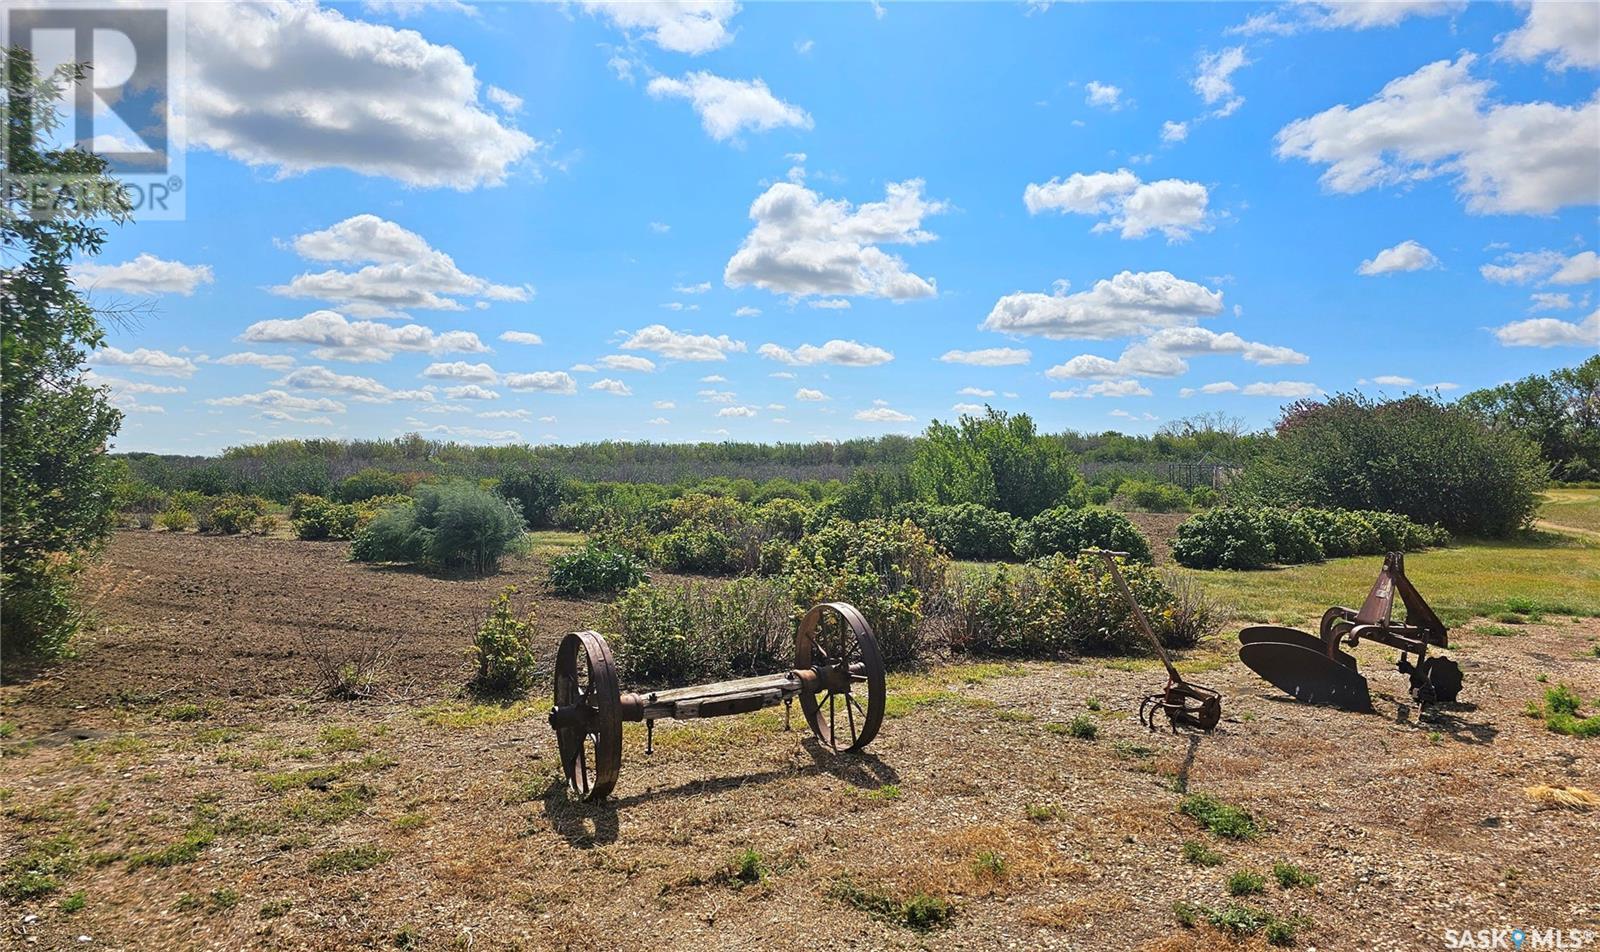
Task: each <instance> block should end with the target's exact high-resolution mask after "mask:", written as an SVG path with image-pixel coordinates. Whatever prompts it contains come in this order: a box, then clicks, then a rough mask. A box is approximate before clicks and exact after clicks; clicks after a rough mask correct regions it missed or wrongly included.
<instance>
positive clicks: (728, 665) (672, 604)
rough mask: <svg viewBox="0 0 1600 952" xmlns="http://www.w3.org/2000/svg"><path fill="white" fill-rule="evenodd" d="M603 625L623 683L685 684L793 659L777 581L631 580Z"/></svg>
mask: <svg viewBox="0 0 1600 952" xmlns="http://www.w3.org/2000/svg"><path fill="white" fill-rule="evenodd" d="M603 625H604V631H605V633H606V635H607V636H608V637H610V638H611V639H612V641H613V643H614V645H615V647H616V652H617V661H618V663H619V664H620V665H621V667H622V675H623V678H624V679H625V680H626V681H627V682H628V683H629V684H652V685H666V684H684V683H688V682H692V681H704V680H708V679H709V680H715V679H719V678H726V677H730V676H733V675H738V674H757V673H765V672H770V671H774V670H778V669H781V668H786V667H787V666H789V665H792V664H793V663H794V619H793V617H792V613H791V610H790V604H789V600H788V597H787V595H786V593H785V592H784V590H783V588H782V586H781V585H779V584H777V583H774V582H772V581H769V580H767V579H759V578H740V579H734V580H733V581H731V582H728V583H726V584H722V585H708V584H705V583H701V582H684V583H678V584H671V585H636V586H634V587H633V588H630V589H628V590H627V591H626V592H624V593H622V595H621V596H620V597H618V598H617V600H616V601H614V602H612V603H611V605H610V606H609V607H608V608H607V610H606V616H605V621H604V623H603Z"/></svg>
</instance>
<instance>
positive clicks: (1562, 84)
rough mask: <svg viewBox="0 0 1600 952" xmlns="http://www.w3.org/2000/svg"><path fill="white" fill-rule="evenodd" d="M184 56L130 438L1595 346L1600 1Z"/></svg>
mask: <svg viewBox="0 0 1600 952" xmlns="http://www.w3.org/2000/svg"><path fill="white" fill-rule="evenodd" d="M187 30H188V43H187V59H188V80H187V83H186V88H185V92H186V94H187V95H186V96H185V97H184V98H185V102H184V105H183V107H182V108H183V110H184V126H185V128H186V129H187V134H188V140H189V141H188V153H187V169H186V174H187V183H188V184H187V188H186V217H185V219H184V220H182V221H147V222H143V223H137V224H133V225H129V226H126V227H122V228H119V229H117V230H116V231H115V233H114V234H113V236H112V238H111V240H110V241H109V242H108V243H107V246H106V251H105V254H104V255H103V256H102V257H101V258H100V259H99V261H98V262H97V263H96V265H95V266H92V267H89V268H86V269H84V270H83V271H81V272H80V275H79V278H80V283H81V284H82V285H83V286H85V287H92V288H93V289H94V292H93V293H95V294H96V295H98V296H101V297H103V298H106V299H115V300H120V301H124V302H125V301H128V300H136V301H149V302H151V306H150V309H149V313H148V314H147V315H146V316H145V317H143V318H142V319H141V320H140V321H139V322H138V323H137V325H136V326H133V327H126V328H118V329H116V330H114V331H113V333H112V335H111V340H110V343H111V344H112V347H113V348H114V349H113V350H111V351H107V352H105V353H104V354H102V355H100V356H99V357H97V358H96V360H95V362H94V367H95V375H96V377H98V378H99V379H101V380H104V381H106V382H107V383H108V384H109V385H110V386H111V387H112V389H113V392H114V394H115V398H116V400H117V402H118V403H119V404H120V405H122V406H124V408H125V409H127V410H128V411H129V412H128V418H127V422H126V423H125V425H124V430H123V432H122V434H121V435H120V436H119V437H118V441H117V442H118V447H119V448H121V449H136V450H157V451H165V452H187V453H198V452H213V451H216V450H218V449H220V448H222V447H224V446H228V445H234V444H238V443H244V442H256V441H259V440H262V439H267V438H278V437H308V436H336V437H390V436H395V435H399V434H401V433H404V432H408V431H420V432H423V433H426V434H428V435H431V436H436V437H439V438H453V439H459V440H463V441H468V442H475V443H494V442H507V441H527V442H568V443H570V442H580V441H588V440H598V439H606V438H622V439H652V440H665V441H695V440H706V439H710V440H718V439H740V440H743V439H750V440H812V439H819V438H847V437H853V436H861V435H873V434H878V433H885V432H916V431H918V430H920V429H921V428H922V427H923V426H924V425H925V424H926V423H927V421H928V420H930V419H933V418H942V419H950V418H951V417H952V416H954V415H955V414H957V413H959V412H961V409H962V408H964V407H967V406H970V405H979V404H984V403H990V404H992V405H994V406H996V407H1000V408H1004V409H1008V410H1018V411H1026V412H1028V413H1030V414H1032V415H1033V416H1034V418H1035V419H1036V420H1037V421H1038V422H1039V423H1040V424H1041V425H1042V426H1043V427H1044V428H1046V429H1049V430H1058V429H1063V428H1072V429H1078V430H1090V431H1098V430H1103V429H1111V428H1115V429H1120V430H1123V431H1126V432H1150V431H1152V430H1154V429H1155V428H1157V427H1159V426H1160V425H1161V424H1162V423H1163V422H1165V421H1168V420H1172V419H1175V418H1178V417H1182V416H1187V415H1191V414H1194V413H1198V412H1203V411H1212V410H1222V411H1225V412H1227V413H1230V414H1235V415H1238V416H1240V417H1242V418H1244V420H1245V421H1246V422H1247V423H1248V424H1249V425H1252V426H1263V425H1267V424H1268V423H1270V422H1271V421H1272V420H1273V419H1274V418H1275V417H1276V414H1277V411H1278V408H1279V406H1280V405H1281V404H1283V403H1284V402H1287V401H1288V400H1289V399H1292V398H1294V397H1296V396H1300V395H1315V394H1317V393H1320V392H1330V393H1331V392H1335V391H1339V390H1346V389H1352V388H1355V387H1357V386H1360V387H1361V388H1362V389H1364V390H1367V391H1368V392H1378V391H1383V392H1387V393H1391V394H1396V393H1399V392H1402V391H1406V390H1415V389H1418V388H1422V387H1431V386H1434V385H1438V386H1440V387H1441V388H1443V391H1444V393H1445V394H1446V395H1447V396H1448V395H1450V394H1452V393H1454V394H1459V393H1461V392H1464V391H1465V390H1467V389H1472V388H1475V387H1480V386H1485V385H1492V384H1495V383H1499V382H1502V381H1505V380H1508V379H1514V378H1516V377H1518V376H1522V375H1524V374H1527V373H1532V372H1543V371H1548V370H1550V369H1552V368H1555V367H1559V366H1568V365H1572V364H1575V363H1577V362H1579V361H1581V360H1582V359H1584V358H1585V357H1587V356H1589V355H1590V354H1593V353H1595V352H1596V351H1597V350H1600V316H1596V315H1600V310H1597V303H1596V300H1595V298H1596V291H1597V290H1600V289H1597V284H1600V260H1597V259H1596V256H1595V248H1596V246H1597V245H1600V227H1597V219H1596V204H1597V202H1600V100H1597V75H1600V74H1597V67H1600V5H1595V4H1561V3H1543V2H1541V3H1535V4H1532V5H1531V6H1530V5H1528V4H1515V5H1513V4H1489V3H1475V4H1471V5H1470V6H1468V5H1464V4H1458V3H1448V2H1445V3H1421V4H1411V5H1405V6H1402V5H1396V4H1341V5H1325V4H1300V5H1295V6H1291V7H1273V6H1267V5H1254V4H1237V3H1230V4H1218V5H1202V4H1114V5H1101V4H1091V3H1084V4H1078V3H1057V4H1050V5H1039V4H1034V5H1028V4H1015V3H981V4H980V3H972V4H962V3H940V4H933V3H916V4H913V3H907V4H897V3H887V4H884V5H882V6H877V7H875V6H874V5H872V4H870V3H830V4H805V3H786V4H775V3H774V4H769V3H745V4H743V5H737V4H733V3H725V2H715V0H708V2H703V3H692V4H678V5H673V4H633V5H627V6H602V5H598V4H569V5H554V4H509V5H504V4H501V5H497V4H485V5H476V6H472V7H465V8H464V7H460V6H457V5H453V4H406V5H403V6H373V5H368V6H360V5H351V6H338V7H326V6H324V7H316V6H299V7H289V6H276V5H263V6H258V7H252V8H248V9H235V10H234V11H232V12H231V13H229V14H228V15H226V16H224V15H222V14H221V13H219V12H217V10H214V9H210V8H204V7H191V8H189V10H188V16H187ZM246 37H249V40H248V41H247V40H246V39H245V38H246ZM507 333H510V334H511V335H512V336H511V338H509V339H507V338H504V337H503V336H502V335H505V334H507ZM535 341H536V342H535ZM241 354H242V355H245V356H238V355H241ZM607 381H609V382H607Z"/></svg>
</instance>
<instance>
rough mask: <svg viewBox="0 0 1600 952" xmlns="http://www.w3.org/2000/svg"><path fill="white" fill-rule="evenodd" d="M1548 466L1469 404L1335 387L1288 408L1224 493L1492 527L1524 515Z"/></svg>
mask: <svg viewBox="0 0 1600 952" xmlns="http://www.w3.org/2000/svg"><path fill="white" fill-rule="evenodd" d="M1547 469H1548V467H1547V464H1546V463H1545V462H1544V461H1543V460H1541V459H1540V457H1539V448H1538V446H1537V445H1536V444H1534V443H1533V442H1532V441H1530V440H1529V439H1527V438H1526V437H1525V436H1523V435H1521V434H1519V433H1517V432H1516V431H1515V430H1512V429H1510V428H1496V427H1493V426H1490V425H1489V424H1487V423H1485V422H1484V421H1483V420H1482V419H1481V418H1480V417H1479V416H1478V415H1477V414H1475V413H1474V412H1472V411H1471V410H1469V409H1467V408H1464V407H1461V406H1458V405H1449V404H1444V403H1442V402H1440V401H1439V400H1437V399H1435V398H1431V397H1426V396H1408V397H1405V398H1402V399H1399V400H1391V401H1374V400H1371V399H1369V398H1366V397H1363V396H1361V395H1359V394H1340V395H1338V396H1336V397H1333V398H1331V399H1329V400H1327V401H1310V400H1303V401H1300V402H1298V403H1294V404H1291V405H1290V406H1289V407H1287V408H1286V409H1285V410H1284V413H1283V416H1282V418H1281V419H1280V420H1279V422H1278V426H1277V439H1275V440H1272V441H1270V442H1269V443H1266V444H1265V445H1263V447H1262V448H1261V450H1260V452H1259V453H1257V455H1256V456H1255V457H1254V458H1253V459H1252V460H1251V461H1250V463H1249V465H1248V466H1246V468H1245V471H1244V472H1243V473H1241V474H1240V475H1239V476H1238V477H1237V478H1236V479H1235V480H1234V481H1233V482H1232V483H1231V484H1230V485H1229V494H1230V496H1231V497H1233V498H1235V499H1237V500H1240V501H1243V502H1250V503H1255V504H1260V505H1276V506H1284V507H1290V508H1293V507H1301V506H1311V507H1317V508H1329V509H1334V508H1342V509H1355V510H1366V511H1377V512H1392V513H1399V514H1401V515H1404V516H1406V517H1407V518H1409V519H1411V520H1412V521H1413V522H1417V523H1420V524H1424V525H1441V526H1444V527H1445V528H1447V529H1450V530H1452V531H1454V532H1461V533H1466V534H1471V535H1486V536H1500V535H1505V534H1507V533H1510V532H1514V531H1516V530H1518V529H1522V528H1524V527H1526V526H1528V525H1530V524H1531V523H1532V521H1533V516H1534V512H1535V511H1536V510H1537V508H1538V505H1539V500H1538V492H1539V490H1540V489H1542V488H1543V487H1544V485H1545V481H1546V476H1547Z"/></svg>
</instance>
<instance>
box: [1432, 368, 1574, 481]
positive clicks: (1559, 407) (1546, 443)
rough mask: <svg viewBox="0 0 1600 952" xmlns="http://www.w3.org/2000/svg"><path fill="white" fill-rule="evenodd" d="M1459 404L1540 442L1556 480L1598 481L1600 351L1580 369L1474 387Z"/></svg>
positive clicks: (1483, 417) (1494, 422)
mask: <svg viewBox="0 0 1600 952" xmlns="http://www.w3.org/2000/svg"><path fill="white" fill-rule="evenodd" d="M1460 405H1461V406H1462V407H1464V408H1466V409H1467V410H1468V411H1470V412H1472V413H1474V414H1476V415H1478V416H1479V417H1481V418H1482V419H1484V420H1485V421H1487V422H1488V423H1489V424H1490V425H1491V426H1494V427H1497V428H1504V429H1510V430H1515V431H1517V432H1519V433H1522V434H1523V435H1525V436H1527V437H1528V438H1529V439H1531V440H1533V441H1534V442H1535V443H1538V444H1539V454H1540V455H1541V456H1543V457H1544V458H1545V461H1546V462H1547V463H1549V464H1550V466H1551V473H1552V475H1553V476H1555V478H1556V479H1560V480H1566V481H1570V482H1583V481H1585V480H1594V479H1600V355H1596V356H1594V357H1590V358H1589V359H1588V360H1586V361H1584V362H1583V363H1581V364H1579V365H1578V366H1576V367H1564V368H1562V369H1560V370H1555V371H1552V372H1551V373H1549V374H1548V375H1545V374H1532V375H1530V376H1527V377H1523V378H1522V379H1521V380H1516V381H1512V382H1511V383H1503V384H1501V385H1500V386H1498V387H1488V388H1485V389H1483V390H1474V391H1472V392H1471V393H1469V394H1467V395H1466V396H1464V397H1462V398H1461V401H1460Z"/></svg>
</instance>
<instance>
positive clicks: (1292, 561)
mask: <svg viewBox="0 0 1600 952" xmlns="http://www.w3.org/2000/svg"><path fill="white" fill-rule="evenodd" d="M1261 518H1262V521H1263V522H1265V523H1266V526H1267V533H1268V535H1270V536H1271V537H1272V560H1273V561H1274V562H1280V563H1282V564H1284V565H1301V564H1303V563H1306V562H1321V561H1322V560H1323V559H1324V558H1326V556H1325V555H1324V554H1323V552H1322V545H1321V544H1320V543H1318V542H1317V537H1316V536H1315V535H1314V534H1312V532H1311V529H1310V527H1308V526H1307V525H1306V524H1305V523H1304V522H1302V521H1301V520H1299V519H1296V518H1295V514H1294V513H1291V512H1289V511H1287V510H1284V509H1263V510H1261Z"/></svg>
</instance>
